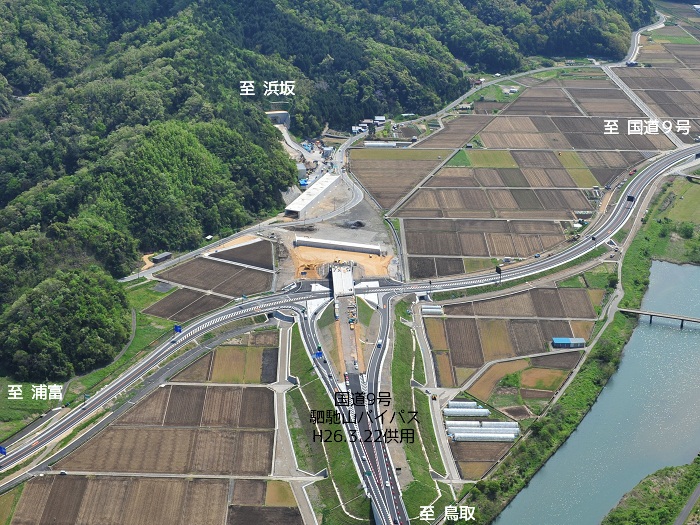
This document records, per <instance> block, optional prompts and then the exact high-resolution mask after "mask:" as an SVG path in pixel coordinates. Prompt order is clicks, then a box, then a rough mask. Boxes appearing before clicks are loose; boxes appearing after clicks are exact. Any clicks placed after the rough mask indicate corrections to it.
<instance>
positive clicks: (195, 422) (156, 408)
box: [113, 384, 275, 430]
mask: <svg viewBox="0 0 700 525" xmlns="http://www.w3.org/2000/svg"><path fill="white" fill-rule="evenodd" d="M251 405H252V406H253V407H254V408H255V410H254V411H253V412H251V411H250V410H249V407H250V406H251ZM256 412H257V415H256ZM113 425H114V426H129V427H131V426H135V425H140V426H142V427H145V426H177V427H195V428H197V427H208V426H211V427H219V426H226V427H229V428H254V429H267V430H270V429H274V427H275V421H274V394H273V392H272V390H270V389H268V388H263V387H248V386H246V387H240V386H204V385H203V386H190V385H177V384H173V385H165V386H164V387H161V388H159V389H157V390H156V391H155V392H153V393H152V394H150V395H149V396H146V398H145V399H144V400H143V401H141V402H139V403H138V404H136V405H135V406H134V407H133V408H131V410H128V411H127V412H126V413H125V414H124V415H123V416H122V417H120V418H119V419H117V420H116V421H115V422H114V423H113Z"/></svg>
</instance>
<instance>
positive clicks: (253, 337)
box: [248, 330, 279, 347]
mask: <svg viewBox="0 0 700 525" xmlns="http://www.w3.org/2000/svg"><path fill="white" fill-rule="evenodd" d="M248 344H249V345H250V346H268V347H269V346H278V345H279V331H278V330H261V331H259V332H253V333H251V334H250V339H249V341H248Z"/></svg>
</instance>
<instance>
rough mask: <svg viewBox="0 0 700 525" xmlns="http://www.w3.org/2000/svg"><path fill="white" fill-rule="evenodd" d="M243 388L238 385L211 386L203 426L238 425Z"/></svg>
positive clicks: (205, 406) (233, 426)
mask: <svg viewBox="0 0 700 525" xmlns="http://www.w3.org/2000/svg"><path fill="white" fill-rule="evenodd" d="M241 394H242V389H241V388H238V387H232V388H230V387H210V388H209V389H208V391H207V398H206V403H205V404H204V412H203V414H202V426H205V427H228V428H236V427H238V420H239V417H240V413H241Z"/></svg>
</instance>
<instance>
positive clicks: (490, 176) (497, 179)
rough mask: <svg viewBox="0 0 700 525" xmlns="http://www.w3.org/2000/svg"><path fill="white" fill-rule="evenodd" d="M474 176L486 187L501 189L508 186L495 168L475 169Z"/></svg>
mask: <svg viewBox="0 0 700 525" xmlns="http://www.w3.org/2000/svg"><path fill="white" fill-rule="evenodd" d="M474 176H475V177H476V180H477V181H479V184H481V185H482V186H484V187H499V186H505V185H506V184H505V182H503V180H502V179H501V176H500V175H499V174H498V171H497V170H496V169H495V168H476V169H474Z"/></svg>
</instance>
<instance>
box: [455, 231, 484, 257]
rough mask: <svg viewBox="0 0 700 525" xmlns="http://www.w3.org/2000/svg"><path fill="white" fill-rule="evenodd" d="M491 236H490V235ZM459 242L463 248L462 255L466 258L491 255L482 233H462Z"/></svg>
mask: <svg viewBox="0 0 700 525" xmlns="http://www.w3.org/2000/svg"><path fill="white" fill-rule="evenodd" d="M489 235H490V234H489ZM459 240H460V243H461V248H462V252H461V253H462V255H465V256H482V257H486V256H488V255H489V250H488V247H487V246H486V240H485V239H484V235H483V234H481V233H460V234H459Z"/></svg>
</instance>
